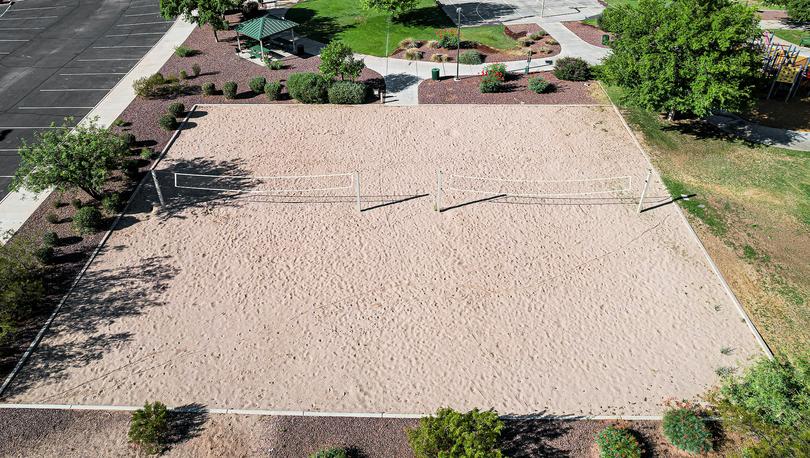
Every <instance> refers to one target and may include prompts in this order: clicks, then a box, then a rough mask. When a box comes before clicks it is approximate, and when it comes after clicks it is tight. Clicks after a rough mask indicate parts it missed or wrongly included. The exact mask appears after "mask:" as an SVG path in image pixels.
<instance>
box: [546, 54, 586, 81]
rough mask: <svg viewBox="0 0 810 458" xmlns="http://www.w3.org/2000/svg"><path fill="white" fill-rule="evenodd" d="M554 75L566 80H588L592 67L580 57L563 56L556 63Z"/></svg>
mask: <svg viewBox="0 0 810 458" xmlns="http://www.w3.org/2000/svg"><path fill="white" fill-rule="evenodd" d="M554 76H556V77H557V78H559V79H561V80H565V81H587V80H588V79H590V78H591V67H590V65H588V63H587V62H585V61H584V60H582V59H580V58H579V57H563V58H562V59H557V61H556V62H555V63H554Z"/></svg>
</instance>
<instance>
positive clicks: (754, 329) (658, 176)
mask: <svg viewBox="0 0 810 458" xmlns="http://www.w3.org/2000/svg"><path fill="white" fill-rule="evenodd" d="M599 86H600V87H602V83H599ZM602 90H603V91H605V88H604V87H602ZM605 94H607V91H605ZM608 100H610V101H611V102H610V103H611V105H612V106H613V112H614V113H616V116H618V117H619V119H620V120H621V122H622V125H624V129H625V130H626V131H627V133H628V134H629V135H630V138H631V139H633V143H634V144H635V145H636V148H638V150H639V151H641V154H643V155H644V158H645V159H647V162H648V163H649V164H650V168H651V169H652V170H653V171H654V172H655V178H656V179H657V180H658V182H659V183H663V180H662V179H661V174H660V173H658V169H657V168H656V167H655V165H653V162H652V159H651V158H650V156H649V155H648V154H647V152H646V151H644V148H642V147H641V143H640V142H639V141H638V138H636V134H634V133H633V130H632V129H631V128H630V126H629V125H628V124H627V121H625V120H624V116H622V113H621V112H620V111H619V108H618V107H616V104H614V103H613V100H611V99H610V97H609V96H608ZM675 208H676V209H677V211H678V214H679V215H681V220H682V221H683V224H684V225H685V226H686V227H687V228H688V230H689V232H690V233H691V234H692V237H693V238H694V240H695V242H697V244H698V246H699V247H700V250H701V251H702V252H703V255H704V256H705V257H706V261H708V263H709V266H711V268H712V271H714V274H715V275H717V278H718V279H719V280H720V283H721V284H722V285H723V289H724V290H725V291H726V295H728V297H729V298H730V299H731V302H732V303H734V305H735V306H736V307H737V312H739V314H740V316H741V317H742V319H743V320H744V321H745V323H746V324H747V325H748V329H750V330H751V333H752V334H754V338H755V339H756V340H757V342H758V343H759V346H760V347H762V351H763V352H765V355H767V356H768V358H770V359H773V352H771V349H770V347H768V344H767V343H766V342H765V339H763V338H762V335H761V334H760V333H759V330H758V329H757V327H756V325H754V322H753V321H751V318H750V317H749V316H748V313H747V312H746V311H745V308H744V307H743V305H742V303H741V302H740V300H739V299H737V296H736V295H734V291H732V290H731V287H730V286H729V285H728V282H727V281H726V278H725V277H723V273H722V272H720V269H719V268H718V267H717V264H715V263H714V260H713V259H712V257H711V255H709V252H708V251H707V250H706V246H705V245H703V242H702V241H701V240H700V237H698V235H697V232H695V229H694V228H693V227H692V225H691V224H689V220H688V219H686V214H684V212H683V209H682V208H681V206H680V205H678V204H677V203H675Z"/></svg>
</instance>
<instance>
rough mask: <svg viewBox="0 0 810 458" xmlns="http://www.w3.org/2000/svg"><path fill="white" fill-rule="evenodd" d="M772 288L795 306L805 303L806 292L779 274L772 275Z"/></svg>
mask: <svg viewBox="0 0 810 458" xmlns="http://www.w3.org/2000/svg"><path fill="white" fill-rule="evenodd" d="M770 281H771V283H772V284H773V287H772V290H773V291H775V292H776V293H777V294H779V295H780V296H781V297H782V298H783V299H784V300H785V301H786V302H787V303H789V304H791V305H794V306H797V307H798V306H801V305H804V304H805V302H806V298H805V295H804V293H802V291H801V290H799V289H798V288H796V287H795V286H793V285H791V284H789V283H788V282H787V281H786V280H785V279H784V278H782V277H780V276H779V275H775V274H774V275H771V278H770Z"/></svg>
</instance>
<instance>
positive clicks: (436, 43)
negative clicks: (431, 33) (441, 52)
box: [425, 40, 441, 49]
mask: <svg viewBox="0 0 810 458" xmlns="http://www.w3.org/2000/svg"><path fill="white" fill-rule="evenodd" d="M425 44H426V45H427V47H428V48H431V49H439V48H441V46H439V40H428V42H427V43H425Z"/></svg>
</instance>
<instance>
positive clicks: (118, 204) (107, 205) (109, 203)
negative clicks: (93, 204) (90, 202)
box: [101, 192, 124, 216]
mask: <svg viewBox="0 0 810 458" xmlns="http://www.w3.org/2000/svg"><path fill="white" fill-rule="evenodd" d="M123 207H124V199H122V198H121V194H119V193H117V192H113V193H110V194H108V195H106V196H104V198H103V199H101V208H103V209H104V213H106V214H107V215H110V216H111V215H114V214H116V213H118V212H120V211H121V209H122V208H123Z"/></svg>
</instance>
